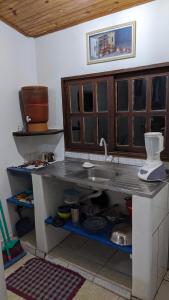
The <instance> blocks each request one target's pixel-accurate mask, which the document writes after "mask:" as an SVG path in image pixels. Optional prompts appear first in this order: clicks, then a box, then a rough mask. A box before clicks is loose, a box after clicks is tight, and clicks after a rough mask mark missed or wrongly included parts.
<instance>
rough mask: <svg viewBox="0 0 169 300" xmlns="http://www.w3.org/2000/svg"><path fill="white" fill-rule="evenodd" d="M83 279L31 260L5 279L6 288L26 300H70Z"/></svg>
mask: <svg viewBox="0 0 169 300" xmlns="http://www.w3.org/2000/svg"><path fill="white" fill-rule="evenodd" d="M84 281H85V279H84V278H83V277H82V276H81V275H80V274H78V273H76V272H74V271H71V270H68V269H66V268H64V267H62V266H59V265H55V264H53V263H51V262H48V261H46V260H43V259H39V258H32V259H30V260H29V261H27V262H26V263H25V264H24V265H23V266H22V267H20V268H19V269H17V270H16V271H15V272H14V273H13V274H11V275H10V276H9V277H8V278H7V279H6V283H7V288H8V290H10V291H12V292H13V293H15V294H17V295H19V296H21V297H23V298H24V299H26V300H72V299H73V298H74V296H75V295H76V293H77V292H78V290H79V289H80V287H81V286H82V284H83V283H84Z"/></svg>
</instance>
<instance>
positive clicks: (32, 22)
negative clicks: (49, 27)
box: [20, 0, 145, 28]
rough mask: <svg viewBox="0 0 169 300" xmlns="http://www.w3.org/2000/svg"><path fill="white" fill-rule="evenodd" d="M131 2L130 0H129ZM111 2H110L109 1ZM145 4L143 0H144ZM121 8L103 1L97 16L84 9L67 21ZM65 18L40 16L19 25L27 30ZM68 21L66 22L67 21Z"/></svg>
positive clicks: (73, 13) (94, 12) (107, 12)
mask: <svg viewBox="0 0 169 300" xmlns="http://www.w3.org/2000/svg"><path fill="white" fill-rule="evenodd" d="M130 1H131V0H130ZM111 2H112V1H111ZM144 2H145V0H144ZM122 5H123V7H124V4H122ZM125 6H127V7H128V4H125ZM120 8H121V5H116V7H114V6H112V5H110V4H107V5H105V4H104V5H103V1H102V5H100V7H98V8H97V14H96V11H95V9H93V10H92V9H91V10H87V11H86V9H84V10H78V11H73V12H72V13H69V14H68V16H69V19H70V18H71V17H72V16H75V19H76V18H80V17H81V16H83V14H84V15H87V16H88V14H89V15H90V17H95V16H96V15H97V16H98V15H105V14H109V13H112V12H113V11H115V10H118V9H120ZM66 17H67V15H65V16H63V15H59V14H58V15H57V17H56V16H55V15H54V14H53V15H51V16H48V15H46V14H45V15H43V17H42V15H41V16H40V17H37V18H36V19H32V18H30V19H24V20H23V21H20V25H22V26H24V24H25V23H26V26H27V27H28V28H32V27H34V26H35V25H36V26H42V25H43V23H44V22H46V21H48V20H49V21H50V22H55V20H56V18H57V23H58V22H61V23H62V20H64V21H65V18H66ZM69 19H68V20H69Z"/></svg>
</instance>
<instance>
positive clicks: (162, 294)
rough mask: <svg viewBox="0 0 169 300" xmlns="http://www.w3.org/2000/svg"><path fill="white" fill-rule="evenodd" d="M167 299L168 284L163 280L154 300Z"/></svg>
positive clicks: (168, 296) (168, 297)
mask: <svg viewBox="0 0 169 300" xmlns="http://www.w3.org/2000/svg"><path fill="white" fill-rule="evenodd" d="M168 299H169V282H168V281H166V280H164V281H163V282H162V284H161V287H160V289H159V291H158V293H157V296H156V298H155V300H168Z"/></svg>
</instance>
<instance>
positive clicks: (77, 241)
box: [59, 234, 88, 251]
mask: <svg viewBox="0 0 169 300" xmlns="http://www.w3.org/2000/svg"><path fill="white" fill-rule="evenodd" d="M87 241H88V239H86V238H84V237H82V236H78V235H75V234H71V235H69V236H68V237H67V238H66V239H65V240H64V241H63V242H61V243H60V244H59V246H60V248H66V249H70V250H74V251H79V249H81V248H82V247H83V245H84V244H86V243H87Z"/></svg>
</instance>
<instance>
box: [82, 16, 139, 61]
mask: <svg viewBox="0 0 169 300" xmlns="http://www.w3.org/2000/svg"><path fill="white" fill-rule="evenodd" d="M135 36H136V22H129V23H125V24H121V25H117V26H113V27H108V28H104V29H100V30H97V31H92V32H88V33H87V34H86V40H87V63H88V64H94V63H99V62H106V61H110V60H116V59H123V58H130V57H135V55H136V37H135Z"/></svg>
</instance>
